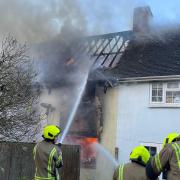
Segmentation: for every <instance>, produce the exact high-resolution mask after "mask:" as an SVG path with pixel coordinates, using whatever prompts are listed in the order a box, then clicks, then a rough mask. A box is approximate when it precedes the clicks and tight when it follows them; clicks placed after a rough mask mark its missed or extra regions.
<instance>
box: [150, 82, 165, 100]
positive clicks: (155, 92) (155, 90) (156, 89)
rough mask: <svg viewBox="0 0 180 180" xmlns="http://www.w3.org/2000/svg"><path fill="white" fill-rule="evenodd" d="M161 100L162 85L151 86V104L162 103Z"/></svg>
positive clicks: (154, 84)
mask: <svg viewBox="0 0 180 180" xmlns="http://www.w3.org/2000/svg"><path fill="white" fill-rule="evenodd" d="M162 100H163V84H162V83H153V84H152V102H162Z"/></svg>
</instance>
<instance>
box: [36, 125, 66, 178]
mask: <svg viewBox="0 0 180 180" xmlns="http://www.w3.org/2000/svg"><path fill="white" fill-rule="evenodd" d="M59 134H60V129H59V128H58V127H57V126H55V125H48V126H46V127H45V128H44V130H43V135H42V137H43V138H44V140H43V141H42V142H39V143H37V144H36V146H35V147H34V150H33V154H34V161H35V168H36V172H35V177H34V179H35V180H45V179H46V180H58V179H59V173H58V171H57V169H59V168H60V167H62V153H61V149H60V147H59V146H58V145H56V144H55V143H56V141H57V137H58V135H59Z"/></svg>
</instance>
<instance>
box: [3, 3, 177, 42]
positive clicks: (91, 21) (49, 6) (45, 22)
mask: <svg viewBox="0 0 180 180" xmlns="http://www.w3.org/2000/svg"><path fill="white" fill-rule="evenodd" d="M146 5H149V6H150V7H151V10H152V12H153V15H154V23H155V24H156V25H158V26H164V27H166V26H170V25H171V24H174V23H179V21H180V11H179V7H180V1H179V0H171V1H169V0H111V1H109V0H0V24H1V28H0V37H3V36H4V35H6V34H7V33H10V34H13V35H15V36H16V37H17V39H20V40H21V41H27V42H41V41H44V40H47V39H49V38H52V37H53V36H54V35H57V34H59V33H61V31H63V30H65V31H66V29H78V30H80V31H81V32H84V33H85V34H87V35H91V34H104V33H111V32H119V31H124V30H129V29H131V28H132V17H133V16H132V15H133V8H134V7H137V6H146Z"/></svg>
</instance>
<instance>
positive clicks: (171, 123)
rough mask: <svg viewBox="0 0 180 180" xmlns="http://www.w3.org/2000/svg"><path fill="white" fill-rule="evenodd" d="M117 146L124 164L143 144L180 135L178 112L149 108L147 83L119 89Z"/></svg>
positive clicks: (177, 109)
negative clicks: (167, 136)
mask: <svg viewBox="0 0 180 180" xmlns="http://www.w3.org/2000/svg"><path fill="white" fill-rule="evenodd" d="M118 91H119V93H118V118H117V122H118V123H117V124H118V125H117V138H116V146H117V147H119V162H120V163H125V162H127V161H128V159H129V154H130V152H131V150H132V149H133V147H135V146H137V145H139V144H140V143H142V142H153V143H162V141H163V139H164V137H165V136H166V135H167V134H168V133H170V132H180V108H165V107H159V108H157V107H156V108H152V107H149V99H150V98H149V96H150V85H149V83H136V84H135V83H134V84H133V83H131V84H126V85H125V84H121V85H120V86H118Z"/></svg>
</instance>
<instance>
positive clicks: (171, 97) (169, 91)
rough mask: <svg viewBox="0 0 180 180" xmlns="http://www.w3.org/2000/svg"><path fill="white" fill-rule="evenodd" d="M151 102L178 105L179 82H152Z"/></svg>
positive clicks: (179, 97)
mask: <svg viewBox="0 0 180 180" xmlns="http://www.w3.org/2000/svg"><path fill="white" fill-rule="evenodd" d="M151 103H152V104H166V105H180V82H168V83H152V84H151Z"/></svg>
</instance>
